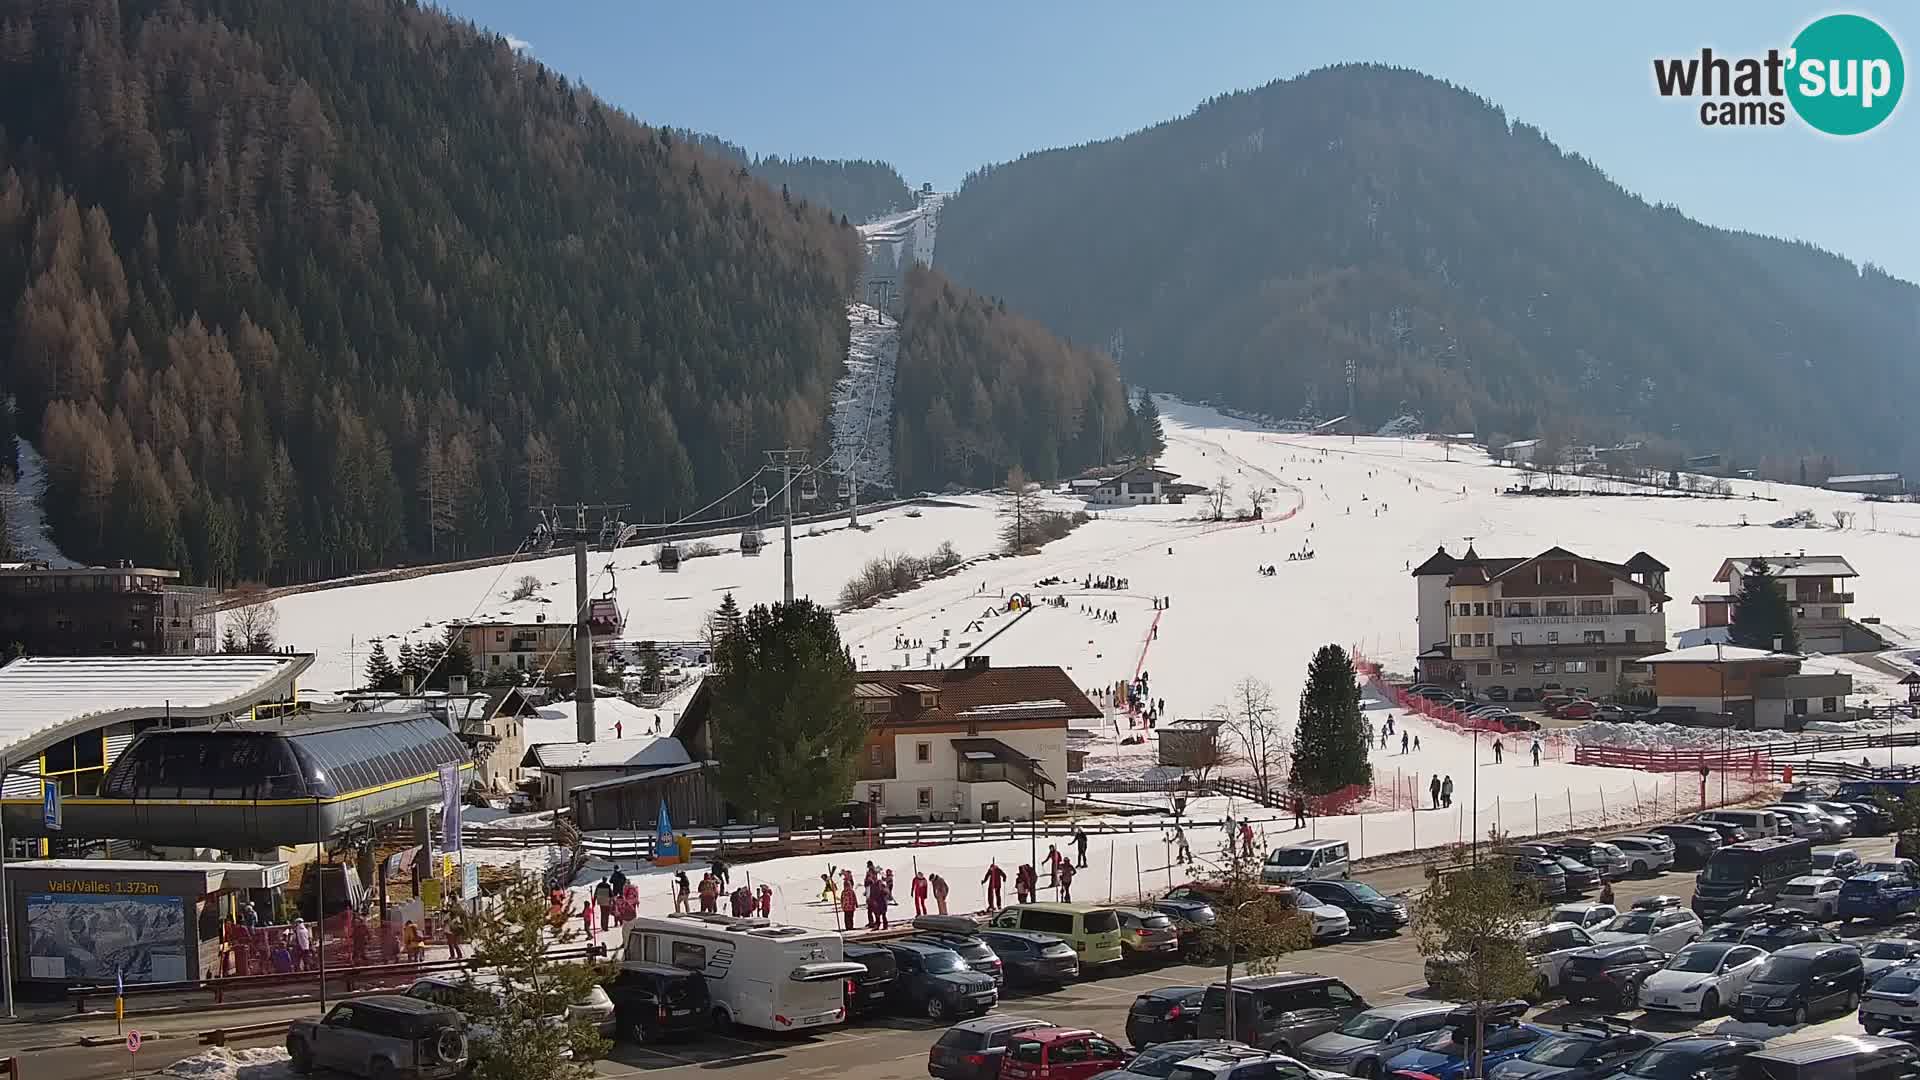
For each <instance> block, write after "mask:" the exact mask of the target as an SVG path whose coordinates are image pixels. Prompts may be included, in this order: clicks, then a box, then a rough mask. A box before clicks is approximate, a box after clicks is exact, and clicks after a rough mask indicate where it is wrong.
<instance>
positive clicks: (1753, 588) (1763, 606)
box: [1727, 558, 1800, 653]
mask: <svg viewBox="0 0 1920 1080" xmlns="http://www.w3.org/2000/svg"><path fill="white" fill-rule="evenodd" d="M1776 638H1778V639H1779V642H1780V650H1781V651H1782V652H1790V653H1792V652H1799V651H1800V633H1799V631H1797V630H1795V629H1794V626H1793V608H1792V607H1791V606H1790V605H1788V603H1787V590H1786V588H1785V586H1783V585H1782V584H1781V582H1780V579H1779V578H1777V577H1775V576H1774V575H1773V567H1772V566H1770V565H1769V564H1768V563H1767V560H1766V559H1764V558H1756V559H1754V560H1753V562H1752V563H1750V564H1748V566H1747V572H1746V573H1745V574H1744V575H1742V576H1741V579H1740V595H1739V596H1736V597H1734V609H1733V624H1732V625H1731V626H1728V627H1727V640H1729V641H1731V642H1732V643H1733V644H1735V645H1739V646H1742V647H1745V648H1748V649H1767V650H1772V649H1773V648H1774V639H1776Z"/></svg>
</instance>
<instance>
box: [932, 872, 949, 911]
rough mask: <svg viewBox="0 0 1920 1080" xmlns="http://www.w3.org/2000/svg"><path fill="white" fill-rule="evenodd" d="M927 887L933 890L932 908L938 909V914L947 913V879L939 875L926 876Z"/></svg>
mask: <svg viewBox="0 0 1920 1080" xmlns="http://www.w3.org/2000/svg"><path fill="white" fill-rule="evenodd" d="M927 885H928V887H930V888H931V889H932V890H933V903H934V906H935V907H937V908H939V909H940V914H942V915H945V914H946V913H947V879H946V878H943V877H941V876H940V875H939V874H928V875H927Z"/></svg>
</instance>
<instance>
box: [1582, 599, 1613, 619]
mask: <svg viewBox="0 0 1920 1080" xmlns="http://www.w3.org/2000/svg"><path fill="white" fill-rule="evenodd" d="M1606 613H1607V602H1606V601H1605V600H1582V601H1580V614H1582V615H1605V614H1606Z"/></svg>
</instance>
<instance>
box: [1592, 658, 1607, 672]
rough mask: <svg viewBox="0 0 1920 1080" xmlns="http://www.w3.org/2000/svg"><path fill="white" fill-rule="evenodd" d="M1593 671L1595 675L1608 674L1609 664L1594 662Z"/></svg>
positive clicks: (1601, 661)
mask: <svg viewBox="0 0 1920 1080" xmlns="http://www.w3.org/2000/svg"><path fill="white" fill-rule="evenodd" d="M1593 670H1594V673H1595V674H1600V675H1604V674H1606V671H1607V662H1606V661H1605V660H1595V661H1594V662H1593Z"/></svg>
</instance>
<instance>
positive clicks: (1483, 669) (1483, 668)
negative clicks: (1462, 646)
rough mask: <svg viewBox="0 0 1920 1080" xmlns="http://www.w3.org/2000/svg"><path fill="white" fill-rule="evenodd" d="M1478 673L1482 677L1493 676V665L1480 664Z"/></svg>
mask: <svg viewBox="0 0 1920 1080" xmlns="http://www.w3.org/2000/svg"><path fill="white" fill-rule="evenodd" d="M1479 672H1480V674H1482V675H1491V674H1493V665H1492V664H1481V665H1479Z"/></svg>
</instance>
